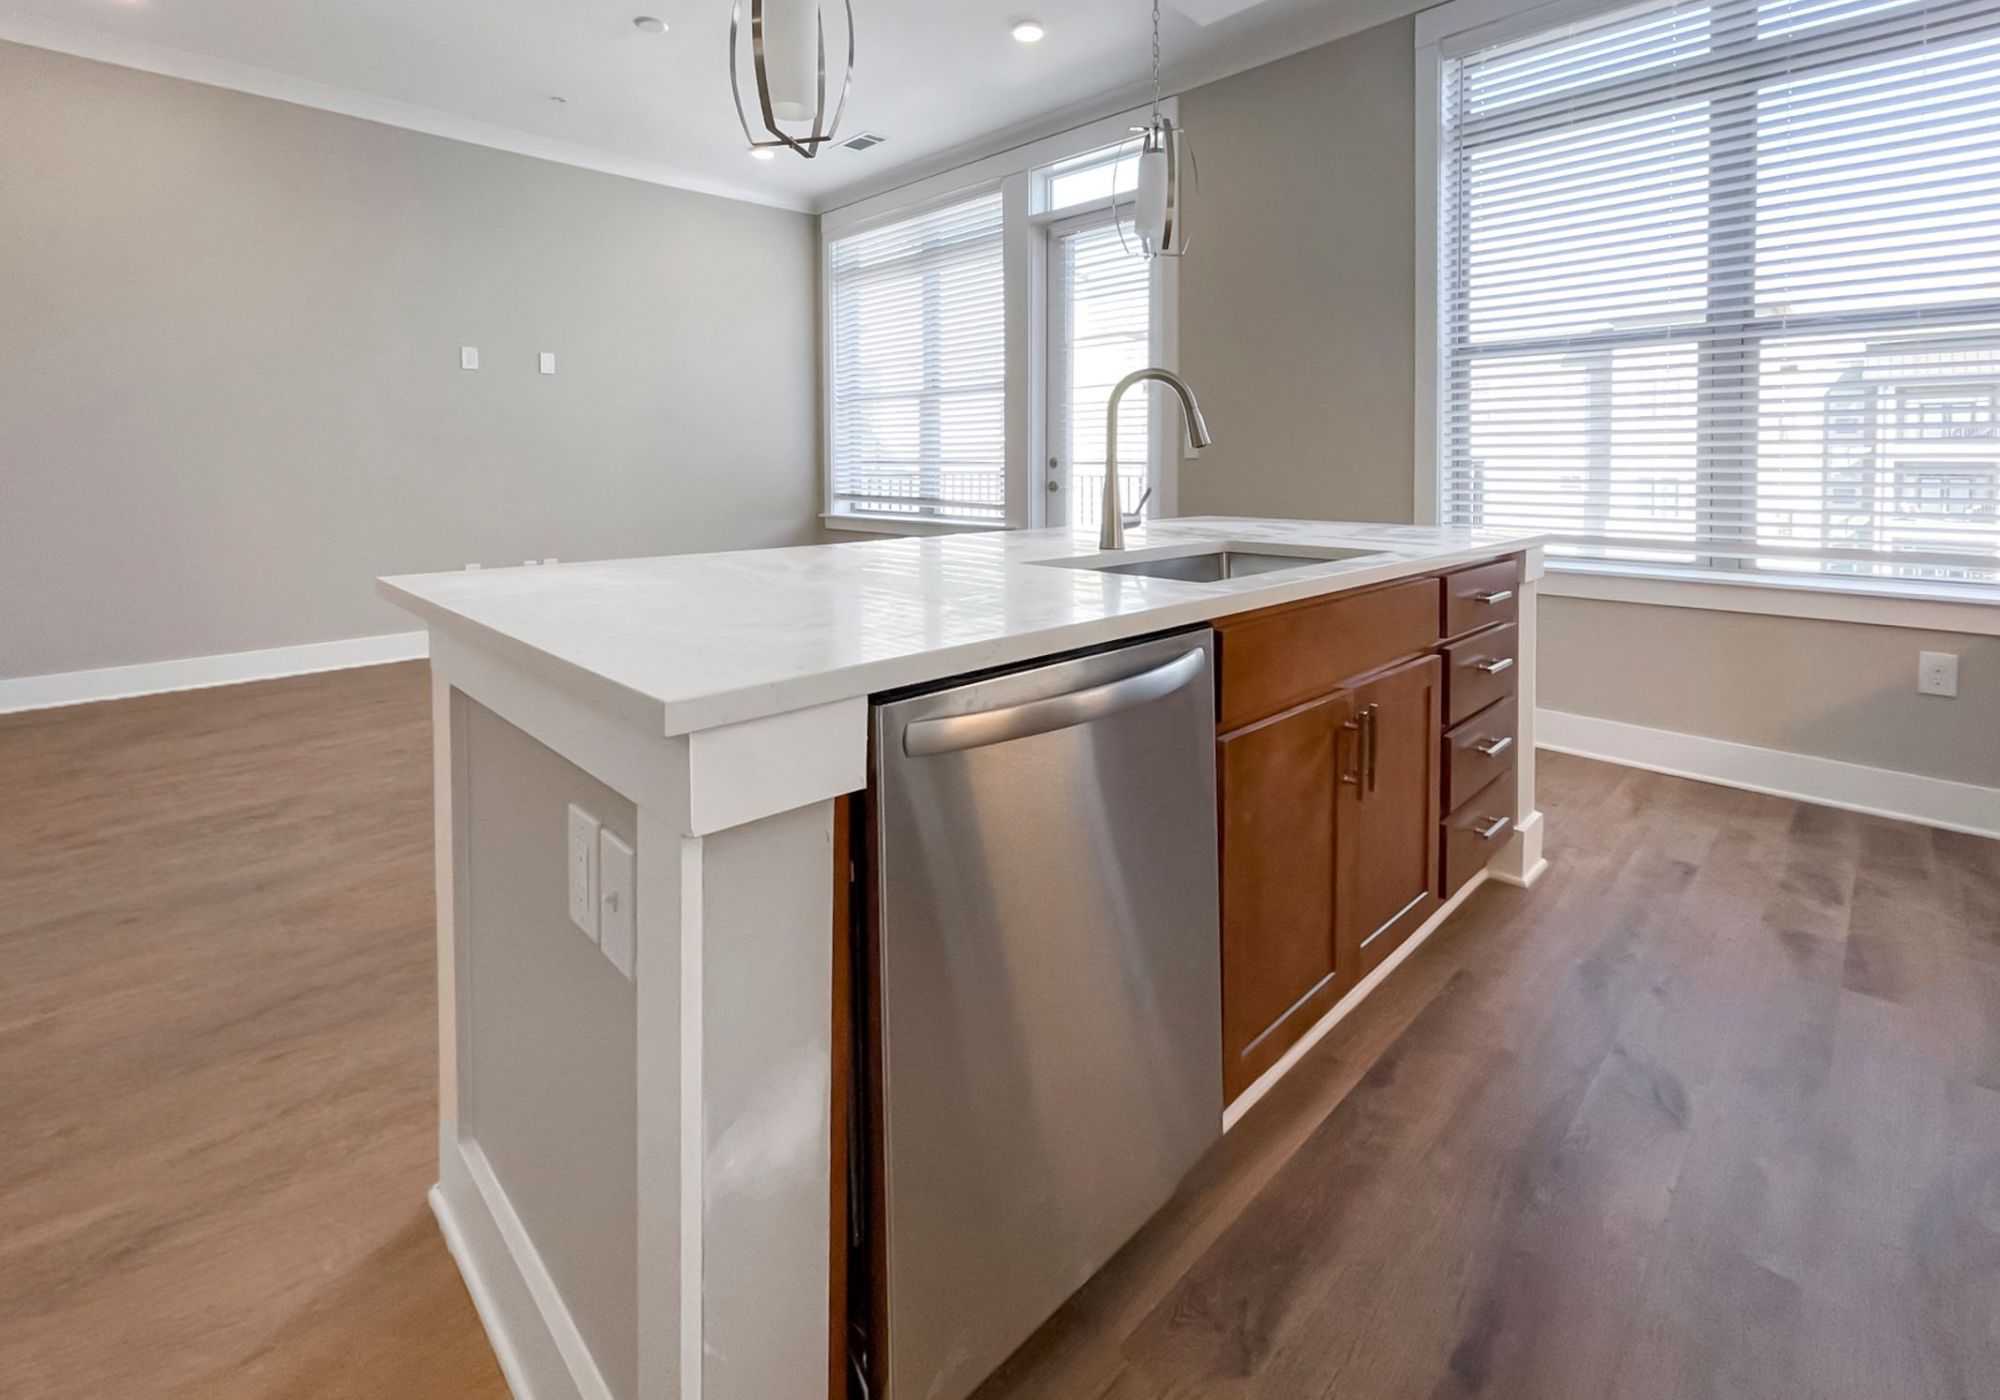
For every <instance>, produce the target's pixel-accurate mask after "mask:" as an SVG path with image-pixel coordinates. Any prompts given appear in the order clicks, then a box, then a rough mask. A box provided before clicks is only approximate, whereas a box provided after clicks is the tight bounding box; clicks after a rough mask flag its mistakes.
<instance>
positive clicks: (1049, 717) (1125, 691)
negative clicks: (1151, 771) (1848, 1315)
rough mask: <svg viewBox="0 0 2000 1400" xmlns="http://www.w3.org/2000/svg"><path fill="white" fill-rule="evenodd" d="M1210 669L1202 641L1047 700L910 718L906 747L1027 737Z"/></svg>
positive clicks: (945, 748) (934, 748)
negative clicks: (1157, 662)
mask: <svg viewBox="0 0 2000 1400" xmlns="http://www.w3.org/2000/svg"><path fill="white" fill-rule="evenodd" d="M1207 673H1208V653H1207V652H1206V651H1203V650H1202V649H1201V648H1200V647H1196V648H1194V649H1193V650H1192V651H1188V652H1184V653H1182V654H1181V655H1180V656H1178V657H1176V658H1175V659H1174V660H1172V661H1169V662H1167V663H1166V664H1165V665H1164V666H1155V667H1154V668H1153V669H1152V670H1150V671H1141V672H1140V673H1139V674H1138V675H1136V676H1127V677H1125V678H1124V679H1123V680H1117V681H1110V682H1108V683H1106V684H1104V685H1097V686H1092V687H1091V688H1090V689H1088V690H1078V691H1072V692H1071V693H1070V694H1068V695H1052V696H1050V697H1049V698H1048V699H1046V700H1030V701H1028V702H1026V703H1025V704H1020V705H1007V706H1004V707H1002V708H1001V709H997V710H981V711H979V712H978V713H976V714H970V715H943V716H940V717H939V718H937V719H919V720H912V721H911V722H910V725H909V727H908V728H906V729H905V730H904V731H903V752H904V753H906V754H908V755H909V756H910V757H911V758H926V757H928V756H930V755H932V754H941V753H956V752H957V751H958V750H960V749H976V748H980V747H982V746H984V745H986V744H1001V743H1005V742H1006V741H1007V740H1009V739H1026V738H1029V737H1031V736H1032V735H1036V734H1047V733H1050V732H1051V731H1053V730H1057V729H1069V728H1071V727H1073V726H1075V725H1079V724H1089V723H1090V722H1091V721H1093V720H1100V719H1104V718H1105V717H1106V716H1109V715H1115V714H1117V713H1118V712H1119V711H1120V710H1129V709H1131V708H1133V707H1134V706H1135V705H1144V704H1147V703H1149V702H1151V701H1154V700H1159V699H1162V698H1163V697H1165V696H1168V695H1171V694H1173V693H1174V692H1175V691H1177V690H1179V689H1180V688H1181V687H1182V686H1184V685H1186V684H1188V683H1189V682H1190V681H1192V680H1194V678H1195V677H1197V676H1202V675H1206V674H1207Z"/></svg>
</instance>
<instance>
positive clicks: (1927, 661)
mask: <svg viewBox="0 0 2000 1400" xmlns="http://www.w3.org/2000/svg"><path fill="white" fill-rule="evenodd" d="M1917 693H1918V694H1919V695H1943V696H1946V697H1947V698H1950V697H1954V696H1956V695H1957V694H1958V653H1957V652H1953V651H1920V652H1918V653H1917Z"/></svg>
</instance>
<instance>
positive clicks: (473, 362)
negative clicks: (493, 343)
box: [458, 345, 479, 369]
mask: <svg viewBox="0 0 2000 1400" xmlns="http://www.w3.org/2000/svg"><path fill="white" fill-rule="evenodd" d="M458 367H459V368H460V369H478V368H479V347H478V346H477V345H461V346H459V347H458Z"/></svg>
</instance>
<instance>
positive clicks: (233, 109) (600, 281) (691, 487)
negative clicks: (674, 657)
mask: <svg viewBox="0 0 2000 1400" xmlns="http://www.w3.org/2000/svg"><path fill="white" fill-rule="evenodd" d="M0 131H4V132H5V133H6V136H5V139H4V140H0V327H4V328H5V335H4V336H0V599H4V600H5V601H4V604H0V678H4V677H11V676H24V675H41V674H47V673H51V672H60V671H69V670H78V669H85V668H92V667H99V666H112V665H122V664H126V663H131V662H141V661H152V660H161V659H167V658H174V657H184V656H200V655H207V654H210V653H215V652H228V651H238V650H246V649H251V648H258V647H270V646H280V645H287V644H292V643H299V642H313V641H324V640H331V639H335V638H342V637H354V636H365V635H370V634H375V633H384V632H399V631H408V630H413V628H414V625H415V624H414V623H413V621H412V620H411V619H410V618H409V617H408V616H406V615H405V614H403V613H401V612H399V611H397V610H395V609H393V608H391V607H389V606H388V605H387V604H385V603H382V602H379V601H378V600H376V599H375V598H374V597H373V596H372V592H371V579H372V578H373V577H374V576H375V575H377V574H384V573H401V572H408V571H413V570H428V569H449V568H457V567H460V566H461V565H463V564H465V563H466V562H467V561H469V560H479V561H482V562H485V563H488V564H494V563H516V564H518V563H519V562H520V561H521V560H523V559H527V558H531V557H532V558H544V557H548V556H556V557H560V558H565V559H574V558H601V557H611V556H622V555H640V554H659V553H668V552H673V551H677V550H687V549H694V548H731V547H739V546H754V545H766V544H780V543H792V542H797V541H800V540H804V539H810V538H813V537H815V535H816V530H815V528H814V527H815V524H816V519H817V512H818V509H819V485H818V466H817V463H818V433H817V398H818V383H817V368H816V365H817V343H816V334H815V316H816V311H815V301H816V293H815V286H816V276H817V272H816V257H817V253H816V248H817V244H816V237H817V235H816V232H815V226H814V221H813V220H812V219H811V218H809V217H808V216H805V215H800V214H790V213H785V212H782V211H778V210H771V209H763V208H758V207H755V206H752V205H746V204H741V203H734V202H731V201H728V200H721V199H716V198H712V197H709V196H705V195H695V194H689V193H686V192H682V191H675V190H667V189H661V188H658V187H655V186H651V185H646V184H641V183H639V182H636V181H630V180H623V179H619V178H616V177H613V176H608V175H599V174H595V173H592V172H587V171H582V170H577V169H572V168H569V167H566V166H560V165H554V164H550V163H547V162H542V161H536V160H531V159H528V158H526V157H522V156H515V155H509V154H504V153H501V152H496V151H490V150H486V149H483V148H480V147H475V146H468V145H462V144H459V143H456V142H451V141H444V140H440V139H438V138H435V137H429V136H421V135H416V134H414V133H410V132H406V131H401V130H397V129H394V128H391V127H386V126H378V125H375V124H372V123H368V122H363V121H357V120H353V119H350V118H346V117H340V116H334V115H330V114H328V113H324V112H318V111H313V110H309V109H306V108H302V107H295V106H289V105H286V104H284V103H279V102H273V101H269V100H266V99H263V98H257V97H250V96H246V95H243V94H240V93H234V92H226V91H222V90H219V89H216V88H209V87H203V86H199V85H196V84H192V83H186V82H181V81H177V80H175V79H170V78H162V77H157V76H154V75H151V74H144V73H138V72H133V71H130V70H127V69H121V68H115V67H110V66H107V65H102V64H96V63H91V62H87V61H84V60H81V59H75V58H69V57H65V56H61V55H57V54H52V53H47V52H43V51H41V50H37V49H29V48H21V47H17V46H13V45H8V44H0ZM461 344H475V345H477V346H478V347H479V349H480V354H481V365H482V367H481V368H480V370H479V371H478V372H477V373H464V372H462V371H460V370H459V368H458V347H459V346H460V345H461ZM541 350H553V351H555V352H556V363H557V371H558V372H557V373H556V375H555V376H553V377H543V376H541V375H539V374H538V373H537V372H536V363H535V361H536V354H537V352H538V351H541Z"/></svg>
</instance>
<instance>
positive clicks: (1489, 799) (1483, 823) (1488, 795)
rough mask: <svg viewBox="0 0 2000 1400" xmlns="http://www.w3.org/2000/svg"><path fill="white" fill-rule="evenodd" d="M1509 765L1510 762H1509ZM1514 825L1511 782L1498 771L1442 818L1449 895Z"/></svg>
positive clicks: (1478, 868) (1445, 888) (1445, 890)
mask: <svg viewBox="0 0 2000 1400" xmlns="http://www.w3.org/2000/svg"><path fill="white" fill-rule="evenodd" d="M1510 766H1511V765H1510ZM1513 829H1514V784H1513V783H1512V782H1511V781H1510V780H1509V779H1508V778H1507V777H1506V776H1505V775H1501V776H1500V777H1498V778H1496V779H1495V781H1493V782H1490V783H1488V784H1487V785H1486V786H1485V787H1483V788H1481V789H1480V790H1479V791H1478V792H1476V793H1474V794H1473V795H1472V796H1471V797H1470V798H1469V799H1467V800H1466V803H1465V805H1464V806H1462V807H1460V808H1459V809H1458V810H1457V811H1456V812H1453V813H1452V814H1451V815H1450V816H1448V817H1446V818H1445V819H1444V841H1443V848H1444V862H1443V865H1444V868H1443V875H1444V885H1443V887H1442V888H1441V889H1439V891H1438V894H1439V895H1440V897H1442V898H1444V899H1450V898H1451V897H1452V896H1453V895H1455V894H1457V893H1458V892H1459V891H1460V890H1461V889H1463V888H1464V887H1465V882H1466V881H1467V880H1470V879H1471V878H1472V877H1473V876H1474V875H1477V874H1478V873H1479V872H1480V871H1482V870H1484V869H1485V868H1486V863H1487V862H1488V861H1490V860H1492V859H1493V857H1494V856H1495V855H1496V854H1497V853H1498V852H1499V851H1500V849H1501V848H1502V847H1503V846H1505V845H1506V844H1507V837H1508V835H1509V834H1510V833H1511V832H1512V831H1513Z"/></svg>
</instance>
